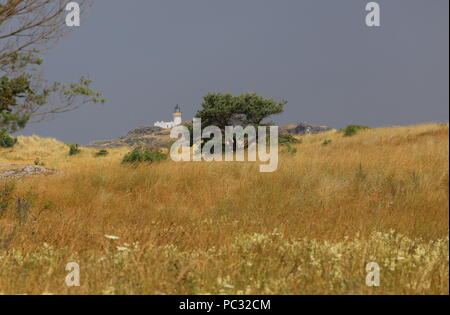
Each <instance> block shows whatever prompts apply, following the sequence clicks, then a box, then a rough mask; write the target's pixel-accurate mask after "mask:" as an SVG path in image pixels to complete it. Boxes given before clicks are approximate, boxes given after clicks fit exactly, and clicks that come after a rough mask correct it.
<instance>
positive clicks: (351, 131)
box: [341, 125, 370, 137]
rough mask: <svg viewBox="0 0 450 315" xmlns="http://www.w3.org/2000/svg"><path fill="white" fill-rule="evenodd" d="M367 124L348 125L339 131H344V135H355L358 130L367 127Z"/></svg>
mask: <svg viewBox="0 0 450 315" xmlns="http://www.w3.org/2000/svg"><path fill="white" fill-rule="evenodd" d="M369 128H370V127H368V126H362V125H348V126H347V127H345V128H344V129H342V130H341V131H342V132H343V133H344V136H345V137H351V136H354V135H356V134H357V133H358V132H359V131H361V130H365V129H369Z"/></svg>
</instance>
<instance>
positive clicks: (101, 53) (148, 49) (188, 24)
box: [20, 0, 449, 144]
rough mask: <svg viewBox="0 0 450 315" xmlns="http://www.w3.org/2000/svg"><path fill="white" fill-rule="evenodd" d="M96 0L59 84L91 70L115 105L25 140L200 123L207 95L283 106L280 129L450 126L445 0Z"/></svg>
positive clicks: (65, 48)
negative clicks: (258, 98) (177, 121)
mask: <svg viewBox="0 0 450 315" xmlns="http://www.w3.org/2000/svg"><path fill="white" fill-rule="evenodd" d="M368 2H369V1H365V0H340V1H335V0H306V1H301V0H126V1H125V0H121V1H120V0H97V1H96V4H95V5H94V6H93V7H92V9H91V10H90V11H89V14H88V16H87V17H86V19H85V20H84V21H83V23H82V25H81V27H79V28H77V29H76V30H75V31H74V32H73V33H71V34H70V35H69V36H67V37H65V38H64V39H62V40H61V41H60V42H59V43H58V45H57V46H56V47H55V48H54V49H52V50H51V51H50V52H49V53H48V54H47V56H46V63H45V64H44V67H45V75H46V77H47V78H48V79H50V80H58V81H71V80H77V79H78V78H79V77H80V76H82V75H89V77H90V78H91V79H93V80H94V88H95V89H97V90H100V91H102V92H103V93H104V95H105V97H106V98H107V99H108V100H109V102H108V103H107V104H105V105H92V106H91V105H89V106H86V107H84V108H82V109H80V110H77V111H75V112H71V113H67V114H63V115H60V116H58V117H57V118H56V120H53V121H51V122H46V123H41V124H35V125H30V126H29V127H27V128H26V129H25V130H23V131H21V132H20V134H38V135H40V136H48V137H55V138H57V139H60V140H62V141H66V142H80V143H83V144H86V143H88V142H90V141H92V140H102V139H110V138H113V137H117V136H121V135H125V134H126V133H127V131H128V130H130V129H133V128H134V127H137V126H141V125H150V124H153V122H154V121H156V120H161V119H162V120H169V119H171V112H172V109H173V107H174V105H175V104H180V105H181V107H182V111H183V118H184V119H186V120H188V119H191V118H192V116H193V115H194V113H195V112H196V111H197V110H198V108H199V107H200V104H201V101H202V96H203V95H205V94H206V93H208V92H230V93H234V94H239V93H244V92H257V93H259V94H262V95H263V96H265V97H270V98H276V99H286V100H287V101H289V104H288V106H287V108H286V111H285V113H283V114H281V115H279V116H275V117H274V119H275V120H276V121H277V122H278V123H279V124H280V125H282V124H289V123H295V122H300V121H308V122H311V123H315V124H324V125H330V126H332V127H335V128H340V127H343V126H345V125H347V124H351V123H359V124H366V125H370V126H385V125H404V124H413V123H418V122H429V121H444V122H447V121H448V112H449V108H448V102H449V90H448V84H449V72H448V67H449V59H448V54H449V50H448V47H449V42H448V35H449V34H448V27H449V26H448V23H449V22H448V21H449V16H448V12H449V8H448V6H449V2H448V0H396V1H387V0H384V1H378V3H379V4H380V6H381V27H380V28H377V29H373V28H368V27H367V26H366V24H365V15H366V12H365V5H366V4H367V3H368Z"/></svg>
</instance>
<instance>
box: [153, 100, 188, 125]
mask: <svg viewBox="0 0 450 315" xmlns="http://www.w3.org/2000/svg"><path fill="white" fill-rule="evenodd" d="M182 121H183V120H182V118H181V109H180V106H179V105H177V106H175V110H174V111H173V121H157V122H155V124H154V125H155V126H156V127H161V128H164V129H169V128H173V127H175V126H178V125H181V123H182Z"/></svg>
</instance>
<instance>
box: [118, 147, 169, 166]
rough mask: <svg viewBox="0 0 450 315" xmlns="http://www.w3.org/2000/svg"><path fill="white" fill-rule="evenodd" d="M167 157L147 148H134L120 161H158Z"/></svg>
mask: <svg viewBox="0 0 450 315" xmlns="http://www.w3.org/2000/svg"><path fill="white" fill-rule="evenodd" d="M165 159H167V155H166V154H164V153H161V152H158V151H150V150H148V149H134V150H133V151H131V152H130V153H128V154H127V155H125V157H124V158H123V161H122V163H141V162H150V163H153V162H159V161H163V160H165Z"/></svg>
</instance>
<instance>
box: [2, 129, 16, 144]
mask: <svg viewBox="0 0 450 315" xmlns="http://www.w3.org/2000/svg"><path fill="white" fill-rule="evenodd" d="M16 143H17V138H14V137H11V136H10V135H9V134H8V133H7V132H6V131H5V130H0V147H2V148H12V147H13V146H14V145H15V144H16Z"/></svg>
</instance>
